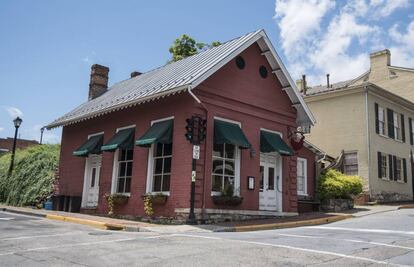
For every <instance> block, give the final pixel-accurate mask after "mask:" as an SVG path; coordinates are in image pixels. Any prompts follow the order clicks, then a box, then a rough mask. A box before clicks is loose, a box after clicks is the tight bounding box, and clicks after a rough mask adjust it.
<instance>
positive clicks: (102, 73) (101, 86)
mask: <svg viewBox="0 0 414 267" xmlns="http://www.w3.org/2000/svg"><path fill="white" fill-rule="evenodd" d="M108 73H109V68H108V67H105V66H102V65H99V64H93V65H92V67H91V81H90V83H89V98H88V99H89V100H92V99H94V98H97V97H98V96H100V95H102V94H104V93H105V92H106V91H107V90H108Z"/></svg>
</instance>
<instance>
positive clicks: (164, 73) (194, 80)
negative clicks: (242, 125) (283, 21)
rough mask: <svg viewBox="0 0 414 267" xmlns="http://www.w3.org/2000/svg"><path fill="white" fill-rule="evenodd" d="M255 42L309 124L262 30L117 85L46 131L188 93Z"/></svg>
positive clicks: (303, 121)
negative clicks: (169, 96) (184, 92)
mask: <svg viewBox="0 0 414 267" xmlns="http://www.w3.org/2000/svg"><path fill="white" fill-rule="evenodd" d="M255 42H258V44H259V46H260V48H261V49H262V51H264V53H263V54H264V55H265V56H266V58H267V59H268V60H269V63H270V65H271V67H272V69H273V70H274V71H273V73H275V74H276V76H277V77H278V79H279V80H280V82H281V84H282V86H283V87H284V90H286V92H287V93H288V95H289V97H290V99H291V101H292V103H294V106H295V108H296V109H297V110H298V117H300V119H298V122H299V123H300V124H307V125H309V124H313V123H314V119H313V116H312V114H311V113H310V111H309V109H308V108H307V106H306V104H305V103H304V101H303V99H302V97H301V96H300V94H299V92H298V90H297V89H296V85H295V83H293V82H292V79H291V78H290V76H289V74H288V73H287V71H286V69H285V67H284V66H283V64H282V62H281V60H280V58H279V56H278V55H277V54H276V52H275V50H274V48H273V47H272V46H271V43H270V40H269V39H268V37H267V36H266V34H265V33H264V31H263V30H257V31H254V32H251V33H248V34H246V35H243V36H241V37H239V38H236V39H233V40H230V41H228V42H226V43H223V44H221V45H220V46H217V47H213V48H210V49H208V50H206V51H203V52H200V53H199V54H196V55H194V56H190V57H187V58H185V59H182V60H180V61H177V62H173V63H170V64H166V65H164V66H162V67H159V68H157V69H154V70H151V71H149V72H146V73H143V74H141V75H139V76H136V77H134V78H131V79H127V80H124V81H121V82H118V83H116V84H114V85H112V86H111V87H110V88H109V89H108V91H107V92H106V93H104V94H103V95H101V96H99V97H97V98H95V99H93V100H90V101H88V102H86V103H83V104H81V105H80V106H79V107H77V108H75V109H74V110H72V111H71V112H69V113H67V114H65V115H63V116H62V117H60V118H58V119H56V120H55V121H53V122H52V123H50V124H49V125H47V126H46V127H47V128H48V129H51V128H54V127H59V126H64V125H69V124H73V123H77V122H80V121H83V120H86V119H90V118H93V117H97V116H100V115H103V114H106V113H109V112H112V111H115V110H119V109H124V108H127V107H130V106H134V105H137V104H140V103H144V102H147V101H151V100H154V99H158V98H160V97H165V96H168V95H172V94H176V93H180V92H183V91H185V90H191V88H194V87H196V86H197V85H198V84H200V83H201V82H202V81H204V80H205V79H207V78H208V77H209V76H210V75H212V74H213V73H214V72H216V71H217V70H218V69H220V68H221V67H222V66H224V65H225V64H226V63H228V62H229V61H230V60H231V59H233V58H234V57H235V56H236V55H238V54H240V53H241V52H242V51H243V50H244V49H246V48H247V47H249V46H250V45H251V44H253V43H255Z"/></svg>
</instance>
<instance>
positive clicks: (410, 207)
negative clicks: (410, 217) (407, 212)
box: [398, 204, 414, 210]
mask: <svg viewBox="0 0 414 267" xmlns="http://www.w3.org/2000/svg"><path fill="white" fill-rule="evenodd" d="M398 209H399V210H401V209H414V204H406V205H401V206H399V207H398Z"/></svg>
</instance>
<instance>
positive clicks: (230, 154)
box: [225, 144, 236, 159]
mask: <svg viewBox="0 0 414 267" xmlns="http://www.w3.org/2000/svg"><path fill="white" fill-rule="evenodd" d="M235 150H236V147H235V146H234V145H232V144H226V155H225V157H226V158H228V159H234V157H235Z"/></svg>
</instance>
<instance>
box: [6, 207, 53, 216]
mask: <svg viewBox="0 0 414 267" xmlns="http://www.w3.org/2000/svg"><path fill="white" fill-rule="evenodd" d="M1 210H2V211H6V212H12V213H17V214H22V215H28V216H35V217H40V218H46V214H42V213H37V212H30V211H24V210H15V209H10V208H1Z"/></svg>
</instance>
